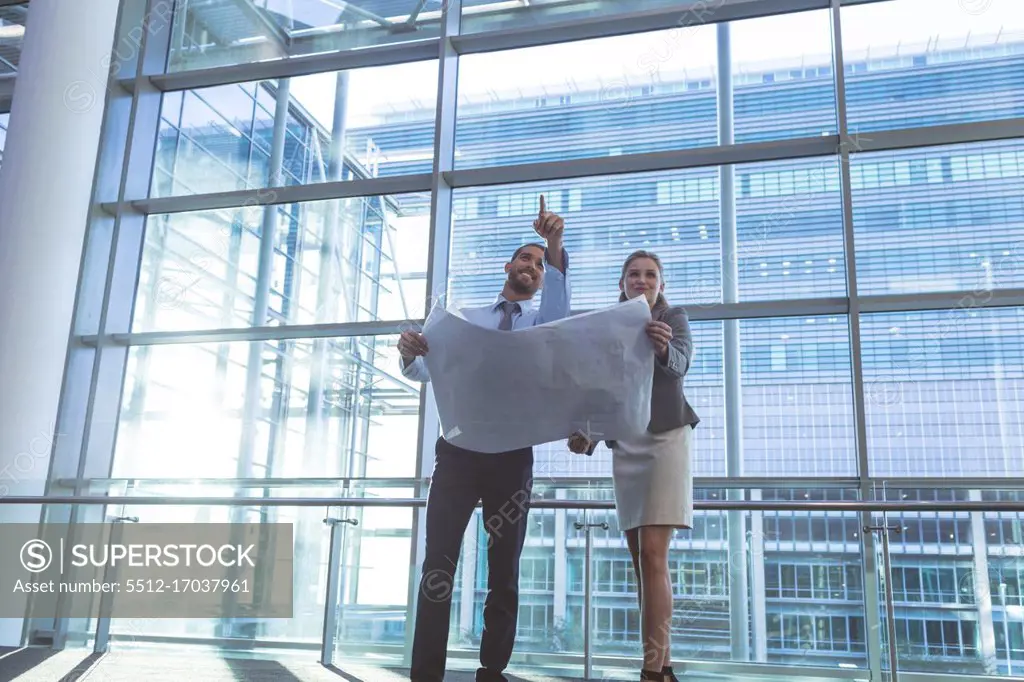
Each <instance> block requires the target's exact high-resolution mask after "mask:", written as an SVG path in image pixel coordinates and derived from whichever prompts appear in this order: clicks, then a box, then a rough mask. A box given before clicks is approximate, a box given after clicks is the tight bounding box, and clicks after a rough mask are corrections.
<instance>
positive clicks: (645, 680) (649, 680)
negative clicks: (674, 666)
mask: <svg viewBox="0 0 1024 682" xmlns="http://www.w3.org/2000/svg"><path fill="white" fill-rule="evenodd" d="M640 682H665V673H663V672H660V671H657V670H641V671H640Z"/></svg>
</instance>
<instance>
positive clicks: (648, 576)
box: [569, 251, 700, 682]
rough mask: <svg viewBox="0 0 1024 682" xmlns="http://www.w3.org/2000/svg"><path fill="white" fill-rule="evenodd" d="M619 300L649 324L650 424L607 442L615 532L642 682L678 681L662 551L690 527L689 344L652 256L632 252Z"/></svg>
mask: <svg viewBox="0 0 1024 682" xmlns="http://www.w3.org/2000/svg"><path fill="white" fill-rule="evenodd" d="M619 290H620V291H621V292H622V293H621V295H620V296H619V301H625V300H628V299H633V298H637V297H638V296H644V297H646V298H647V302H648V304H649V305H650V306H651V317H652V321H651V322H649V323H648V324H647V328H646V332H647V336H648V337H649V338H650V340H651V343H652V344H653V345H654V353H655V362H654V382H653V389H652V393H651V420H650V423H649V424H648V426H647V432H646V433H645V434H643V435H642V436H640V437H639V438H635V439H630V440H617V441H607V444H608V446H609V447H610V448H611V450H612V475H613V479H614V486H615V508H616V512H617V514H618V520H619V528H620V529H621V530H622V531H623V532H625V534H626V542H627V544H628V545H629V553H630V554H631V555H632V557H633V570H634V572H635V573H636V579H637V587H638V590H637V591H638V595H639V598H640V617H641V637H642V638H643V642H644V644H643V649H644V652H643V653H644V663H643V669H642V670H641V672H640V679H641V680H661V681H664V682H678V678H677V677H676V676H675V674H674V673H673V671H672V666H671V655H670V651H669V644H670V639H671V633H672V581H671V578H670V577H669V569H668V550H669V544H670V542H671V540H672V533H673V532H674V530H675V529H676V528H685V529H690V528H691V527H692V524H693V479H692V473H691V464H690V450H691V445H692V442H693V428H694V427H695V426H696V425H697V423H698V422H699V421H700V420H699V419H698V418H697V415H696V414H695V413H694V411H693V409H692V408H691V407H690V404H689V403H688V402H687V401H686V397H685V395H684V394H683V377H685V376H686V372H687V370H688V369H689V367H690V358H691V357H692V356H693V342H692V340H691V338H690V325H689V321H688V319H687V315H686V311H685V310H683V308H681V307H678V306H670V305H669V304H668V302H667V301H666V300H665V295H664V293H663V292H664V290H665V281H664V269H663V268H662V265H661V260H660V259H659V258H658V257H657V256H656V255H655V254H653V253H650V252H647V251H636V252H634V253H632V254H631V255H630V256H629V258H627V259H626V262H625V263H624V264H623V266H622V275H621V277H620V279H619ZM596 445H597V444H596V443H595V442H592V441H591V440H590V439H588V438H587V437H586V436H585V435H584V434H581V433H576V434H573V436H572V437H571V438H570V439H569V449H570V450H572V451H573V452H578V453H588V454H589V453H592V452H593V450H594V448H595V447H596Z"/></svg>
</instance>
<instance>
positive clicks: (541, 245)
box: [508, 242, 547, 263]
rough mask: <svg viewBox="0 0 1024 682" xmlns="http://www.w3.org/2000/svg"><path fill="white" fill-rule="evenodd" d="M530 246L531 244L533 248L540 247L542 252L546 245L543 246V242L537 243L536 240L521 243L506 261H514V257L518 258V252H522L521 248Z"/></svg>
mask: <svg viewBox="0 0 1024 682" xmlns="http://www.w3.org/2000/svg"><path fill="white" fill-rule="evenodd" d="M531 246H532V247H533V248H535V249H540V250H541V252H543V251H544V250H545V249H546V248H547V247H546V246H544V245H543V244H538V243H537V242H532V243H530V244H523V245H522V246H520V247H519V248H518V249H516V252H515V253H513V254H512V258H510V259H509V261H508V262H509V263H511V262H512V261H514V260H515V259H516V258H519V254H520V253H522V251H523V249H526V248H529V247H531Z"/></svg>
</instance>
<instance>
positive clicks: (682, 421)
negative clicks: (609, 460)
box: [587, 299, 700, 454]
mask: <svg viewBox="0 0 1024 682" xmlns="http://www.w3.org/2000/svg"><path fill="white" fill-rule="evenodd" d="M651 317H652V318H653V319H655V320H659V321H661V322H665V323H667V324H668V325H669V326H670V327H672V340H671V341H670V342H669V346H668V361H667V362H664V363H662V361H661V360H658V359H657V358H655V360H654V385H653V387H652V389H651V421H650V423H648V425H647V430H648V431H649V432H650V433H663V432H665V431H671V430H672V429H678V428H681V427H683V426H686V425H690V426H691V427H696V426H697V424H699V423H700V418H699V417H698V416H697V413H696V412H694V411H693V408H692V407H691V406H690V403H689V402H688V401H687V400H686V394H685V393H684V391H683V378H684V377H685V376H686V373H687V371H689V369H690V360H691V358H692V357H693V337H692V336H691V334H690V320H689V316H688V315H687V314H686V309H685V308H683V307H682V306H670V305H668V303H666V302H665V300H664V299H661V300H660V301H659V302H658V303H656V304H655V305H654V307H653V308H652V309H651ZM605 444H606V445H607V446H608V447H614V446H615V441H605ZM596 447H597V443H594V444H593V445H592V446H591V448H590V451H589V452H588V453H587V454H592V453H593V452H594V449H595V448H596Z"/></svg>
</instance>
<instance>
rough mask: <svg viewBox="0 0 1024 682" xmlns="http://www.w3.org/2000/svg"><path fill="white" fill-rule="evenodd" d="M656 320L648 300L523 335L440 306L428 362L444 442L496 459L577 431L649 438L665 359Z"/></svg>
mask: <svg viewBox="0 0 1024 682" xmlns="http://www.w3.org/2000/svg"><path fill="white" fill-rule="evenodd" d="M650 321H651V312H650V308H649V306H648V305H647V304H646V303H645V302H644V301H643V300H642V299H634V300H630V301H627V302H624V303H619V304H617V305H614V306H611V307H608V308H605V309H602V310H597V311H593V312H590V313H586V314H583V315H577V316H574V317H570V318H565V319H561V320H557V321H554V322H549V323H547V324H541V325H537V326H534V327H531V328H528V329H522V330H518V331H516V332H514V333H507V332H502V331H496V330H492V329H487V328H484V327H480V326H478V325H474V324H472V323H471V322H469V321H467V320H466V319H465V318H463V317H462V316H460V315H457V314H455V313H453V312H451V311H447V310H443V309H436V310H435V311H433V312H432V313H431V315H430V317H429V318H428V319H427V321H426V324H425V325H424V330H423V337H424V341H425V342H426V343H428V344H429V349H430V352H429V353H427V354H425V355H423V361H424V362H425V363H426V365H427V369H428V371H429V373H430V376H431V380H432V383H433V390H434V398H435V400H436V401H437V407H438V412H439V414H440V417H441V426H442V435H444V437H445V439H446V440H448V441H449V442H450V443H452V444H453V445H457V446H459V447H462V448H466V449H469V450H475V451H477V452H490V453H494V452H505V451H509V450H514V449H517V448H522V447H529V446H533V445H539V444H542V443H549V442H556V441H562V440H564V439H565V438H566V434H570V433H573V432H574V431H577V430H578V431H582V432H584V433H586V434H589V435H590V437H591V438H600V439H611V440H614V439H619V438H629V437H633V436H636V435H638V434H640V433H643V432H644V431H645V430H646V428H647V425H648V422H649V420H650V414H651V383H652V378H651V377H652V375H653V369H654V362H655V349H654V347H653V346H652V343H651V339H650V338H649V336H648V333H647V325H648V323H649V322H650Z"/></svg>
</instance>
